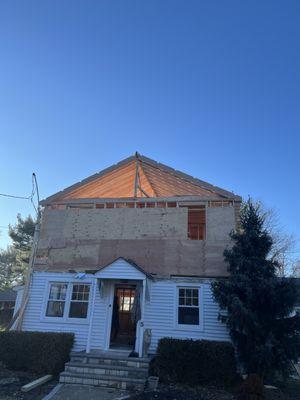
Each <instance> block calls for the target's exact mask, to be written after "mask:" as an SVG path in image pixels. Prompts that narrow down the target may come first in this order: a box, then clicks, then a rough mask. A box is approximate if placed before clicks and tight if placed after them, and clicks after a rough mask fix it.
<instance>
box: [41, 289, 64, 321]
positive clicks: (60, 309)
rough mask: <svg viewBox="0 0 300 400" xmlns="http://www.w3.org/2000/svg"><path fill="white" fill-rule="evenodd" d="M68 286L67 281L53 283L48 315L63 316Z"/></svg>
mask: <svg viewBox="0 0 300 400" xmlns="http://www.w3.org/2000/svg"><path fill="white" fill-rule="evenodd" d="M67 288H68V284H67V283H51V286H50V292H49V299H48V304H47V310H46V316H47V317H63V315H64V309H65V302H66V294H67Z"/></svg>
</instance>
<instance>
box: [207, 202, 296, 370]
mask: <svg viewBox="0 0 300 400" xmlns="http://www.w3.org/2000/svg"><path fill="white" fill-rule="evenodd" d="M264 221H265V218H264V215H263V214H262V212H261V210H260V207H259V205H257V204H253V202H252V201H251V200H249V201H248V202H247V203H245V204H244V205H243V206H242V209H241V228H240V230H239V231H237V232H232V233H231V234H230V236H231V239H232V241H233V247H232V248H227V249H226V250H225V251H224V257H225V261H226V262H227V263H228V271H229V273H230V277H229V278H228V279H223V280H218V281H216V282H214V283H213V284H212V290H213V294H214V298H215V300H216V301H217V302H218V304H219V306H220V308H221V310H223V311H226V312H225V313H224V312H222V313H221V314H220V319H221V321H222V322H224V323H226V324H227V327H228V329H229V333H230V337H231V339H232V341H233V344H234V346H235V348H236V351H237V356H238V358H239V361H240V363H241V364H242V366H243V367H244V370H245V372H246V373H257V374H259V375H260V376H261V377H264V376H266V374H269V373H271V372H274V371H280V372H282V373H286V372H287V371H288V369H289V366H290V361H291V360H296V359H297V357H299V356H300V316H297V315H295V313H294V306H295V304H296V302H297V299H298V296H299V293H297V286H296V285H295V283H294V282H293V280H292V279H285V278H279V277H278V276H277V274H276V273H277V270H278V263H277V262H276V261H274V260H272V259H271V258H270V257H269V255H270V252H271V249H272V243H273V242H272V237H271V235H270V234H269V232H268V231H267V230H266V229H265V227H264Z"/></svg>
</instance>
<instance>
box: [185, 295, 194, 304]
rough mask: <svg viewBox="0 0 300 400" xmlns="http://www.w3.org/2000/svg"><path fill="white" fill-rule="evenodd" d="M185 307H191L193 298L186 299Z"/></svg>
mask: <svg viewBox="0 0 300 400" xmlns="http://www.w3.org/2000/svg"><path fill="white" fill-rule="evenodd" d="M185 305H186V306H191V305H192V299H191V297H187V298H186V299H185Z"/></svg>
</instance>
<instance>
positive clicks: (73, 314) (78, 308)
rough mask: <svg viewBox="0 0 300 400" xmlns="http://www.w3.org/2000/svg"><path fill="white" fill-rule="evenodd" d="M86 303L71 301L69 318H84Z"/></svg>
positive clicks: (85, 315)
mask: <svg viewBox="0 0 300 400" xmlns="http://www.w3.org/2000/svg"><path fill="white" fill-rule="evenodd" d="M87 310H88V302H81V301H72V302H71V304H70V312H69V317H70V318H86V317H87Z"/></svg>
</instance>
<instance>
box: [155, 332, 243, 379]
mask: <svg viewBox="0 0 300 400" xmlns="http://www.w3.org/2000/svg"><path fill="white" fill-rule="evenodd" d="M151 368H152V373H155V374H156V375H158V376H159V378H160V380H161V381H162V382H174V383H185V384H188V385H192V386H194V385H201V384H208V383H218V384H221V385H229V384H231V383H233V382H234V381H235V379H236V378H237V373H236V362H235V357H234V349H233V346H232V345H231V343H229V342H216V341H208V340H180V339H171V338H163V339H161V340H160V341H159V343H158V348H157V356H156V357H155V359H154V361H153V363H152V366H151Z"/></svg>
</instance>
